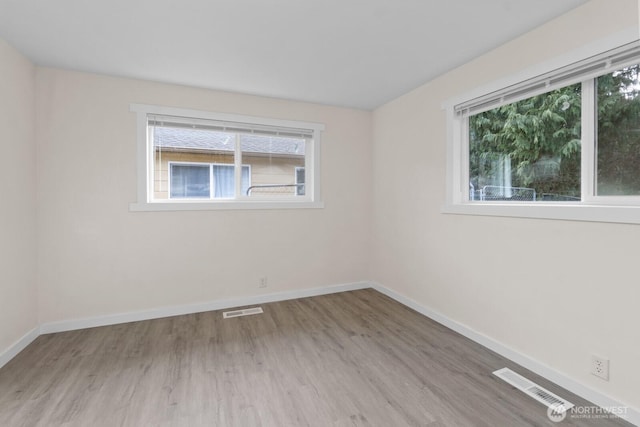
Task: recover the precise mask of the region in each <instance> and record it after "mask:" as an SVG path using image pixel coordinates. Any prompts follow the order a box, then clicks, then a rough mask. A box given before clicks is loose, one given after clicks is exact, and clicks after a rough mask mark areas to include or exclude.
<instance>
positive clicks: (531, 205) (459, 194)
mask: <svg viewBox="0 0 640 427" xmlns="http://www.w3.org/2000/svg"><path fill="white" fill-rule="evenodd" d="M637 41H638V35H637V29H636V28H634V29H628V30H625V31H623V32H621V33H618V34H615V35H613V36H611V37H609V38H607V39H604V40H600V41H598V42H595V43H592V44H589V45H586V46H584V47H583V48H581V49H578V50H576V51H573V52H570V53H568V54H566V55H563V56H562V57H560V58H556V59H554V60H552V61H549V62H547V63H545V64H540V65H539V66H537V67H533V68H531V69H528V70H525V71H524V72H523V73H519V74H518V75H517V76H512V77H510V78H506V79H503V80H500V81H498V82H494V83H492V84H490V85H488V86H485V87H483V88H479V89H477V90H475V91H473V92H470V93H468V94H466V95H463V96H461V97H456V98H455V99H451V100H449V101H447V102H446V103H445V104H444V105H443V109H444V110H445V112H446V125H447V181H446V185H447V193H446V201H445V205H444V207H443V208H442V212H443V213H451V214H465V215H484V216H502V217H521V218H539V219H560V220H575V221H595V222H614V223H630V224H640V196H628V197H616V196H595V195H594V180H595V148H594V147H595V144H594V138H595V135H594V129H595V127H594V122H595V117H591V116H590V115H589V114H583V115H582V125H581V127H582V132H581V135H582V136H581V139H582V153H581V155H582V157H581V162H582V164H581V183H582V186H583V187H582V191H581V193H582V200H581V201H580V202H571V201H567V202H560V201H554V202H542V201H536V202H526V201H521V202H516V201H509V202H501V201H469V188H468V186H469V171H468V168H469V145H468V144H469V142H468V134H469V132H468V116H465V115H464V114H460V113H459V111H460V110H461V106H464V105H465V104H469V105H473V104H474V103H476V105H477V103H478V100H482V99H490V98H492V97H493V96H494V94H495V93H500V92H504V93H506V94H509V93H510V92H511V93H514V92H517V90H518V87H519V86H522V87H525V88H526V87H527V83H528V82H531V81H534V82H535V81H536V80H537V81H544V79H545V78H546V76H548V75H549V76H552V78H553V76H554V75H559V74H561V72H565V74H566V75H569V72H568V71H567V70H571V67H577V66H578V65H579V64H580V63H581V62H583V61H585V60H591V59H592V58H593V57H606V56H607V55H608V52H609V51H615V50H616V49H619V47H620V46H624V45H628V44H629V43H637ZM626 48H627V47H625V48H623V49H626ZM635 63H640V56H638V57H636V58H634V59H633V60H629V61H627V63H625V65H631V64H635ZM625 65H620V64H615V66H613V67H612V68H611V69H610V70H609V72H613V71H615V70H616V69H619V68H621V67H622V66H625ZM605 73H606V71H604V72H603V70H598V71H594V72H593V73H591V74H588V73H582V74H580V75H579V76H578V77H576V78H573V79H571V78H567V79H564V80H563V81H562V83H561V84H558V85H556V86H553V85H549V83H547V84H546V86H544V87H538V88H537V89H536V88H535V85H530V87H531V88H532V89H531V90H525V91H524V92H523V93H522V94H519V95H518V97H514V98H513V99H510V100H509V102H505V104H506V103H511V102H516V101H518V100H520V99H526V98H529V97H531V96H534V95H539V94H542V93H545V92H548V91H551V90H553V89H554V88H558V87H562V86H568V85H570V84H573V83H583V86H582V88H583V89H582V90H583V94H582V108H583V111H587V109H589V108H591V105H593V103H594V100H595V97H594V85H593V83H592V82H593V80H592V79H593V78H594V77H596V76H597V75H602V74H605ZM541 79H542V80H541ZM548 81H549V80H547V82H548ZM589 103H591V105H590V104H589ZM498 105H500V104H498ZM498 105H495V106H489V107H487V108H485V109H484V111H486V110H488V109H491V108H495V107H496V106H498ZM481 111H483V110H481V109H478V110H477V111H476V112H474V113H479V112H481Z"/></svg>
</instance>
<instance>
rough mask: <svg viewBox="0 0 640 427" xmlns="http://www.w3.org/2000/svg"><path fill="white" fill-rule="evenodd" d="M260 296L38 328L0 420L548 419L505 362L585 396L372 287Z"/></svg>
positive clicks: (10, 377) (428, 422)
mask: <svg viewBox="0 0 640 427" xmlns="http://www.w3.org/2000/svg"><path fill="white" fill-rule="evenodd" d="M262 307H263V309H264V314H262V315H255V316H247V317H241V318H232V319H226V320H223V318H222V312H220V311H214V312H207V313H199V314H192V315H185V316H176V317H169V318H164V319H157V320H149V321H143V322H135V323H128V324H122V325H115V326H107V327H100V328H92V329H85V330H80V331H72V332H64V333H58V334H49V335H42V336H40V337H39V338H38V339H37V340H36V341H34V342H33V343H32V344H31V345H29V346H28V347H27V348H26V349H25V350H24V351H23V352H22V353H20V354H19V355H18V356H17V357H16V358H14V359H13V360H12V361H11V362H9V363H8V364H7V365H6V366H4V367H3V368H2V369H0V426H11V427H13V426H28V427H34V426H48V427H49V426H82V427H89V426H91V427H94V426H98V427H99V426H109V427H110V426H135V427H138V426H242V427H244V426H278V427H280V426H384V427H395V426H432V427H435V426H456V427H457V426H491V427H494V426H529V425H532V426H545V425H546V426H555V425H558V424H555V423H553V422H551V421H550V420H549V419H548V418H547V416H546V407H545V406H544V405H542V404H540V403H538V402H536V401H534V400H533V399H531V398H529V397H527V396H525V395H524V394H523V393H521V392H520V391H517V390H515V389H514V388H512V387H511V386H509V385H507V384H506V383H504V382H502V381H501V380H499V379H497V378H496V377H495V376H493V375H492V374H491V372H492V371H494V370H496V369H499V368H502V367H505V366H506V367H510V368H511V369H514V370H515V371H517V372H519V373H520V374H522V375H525V376H527V377H528V378H530V379H532V380H533V381H536V382H537V383H538V384H540V385H542V386H543V387H546V388H547V389H549V390H551V391H553V392H555V393H557V394H559V395H561V396H563V397H565V398H566V399H568V400H569V401H571V402H573V403H575V404H577V405H587V404H588V403H587V402H585V401H584V400H582V399H579V398H578V397H577V396H575V395H573V394H571V393H569V392H567V391H565V390H563V389H560V388H559V387H557V386H555V385H553V384H551V383H549V382H548V381H545V380H544V379H542V378H540V377H538V376H536V375H535V374H533V373H531V372H529V371H527V370H525V369H523V368H521V367H519V366H518V365H515V364H514V363H512V362H509V361H508V360H506V359H504V358H502V357H500V356H498V355H496V354H495V353H493V352H491V351H489V350H487V349H485V348H484V347H482V346H480V345H478V344H475V343H473V342H472V341H470V340H468V339H466V338H464V337H462V336H460V335H458V334H456V333H454V332H452V331H451V330H449V329H447V328H445V327H443V326H441V325H439V324H437V323H435V322H433V321H431V320H430V319H427V318H425V317H424V316H422V315H420V314H418V313H416V312H414V311H412V310H410V309H408V308H406V307H404V306H402V305H400V304H398V303H397V302H395V301H393V300H391V299H389V298H387V297H386V296H384V295H382V294H380V293H378V292H376V291H374V290H362V291H354V292H345V293H340V294H333V295H326V296H319V297H313V298H304V299H299V300H292V301H284V302H277V303H271V304H264V305H262ZM562 425H579V426H590V425H598V426H613V425H628V424H626V423H624V422H623V421H621V420H615V421H613V420H579V419H569V418H567V420H565V421H564V422H563V424H562Z"/></svg>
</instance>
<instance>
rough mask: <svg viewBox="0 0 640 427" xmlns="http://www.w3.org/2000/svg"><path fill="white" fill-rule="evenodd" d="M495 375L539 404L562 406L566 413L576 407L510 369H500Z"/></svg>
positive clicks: (550, 406) (551, 406)
mask: <svg viewBox="0 0 640 427" xmlns="http://www.w3.org/2000/svg"><path fill="white" fill-rule="evenodd" d="M493 375H495V376H497V377H498V378H500V379H502V380H504V381H506V382H508V383H509V384H511V385H512V386H514V387H515V388H517V389H518V390H520V391H522V392H524V393H526V394H528V395H529V396H531V397H533V398H534V399H536V400H537V401H538V402H541V403H544V404H545V405H546V406H547V407H549V408H558V407H560V406H561V405H562V407H563V408H564V410H565V411H566V410H568V409H571V408H573V407H574V406H575V405H574V404H573V403H571V402H567V401H566V400H564V399H563V398H561V397H560V396H558V395H556V394H553V393H551V392H550V391H549V390H546V389H544V388H542V387H540V386H539V385H538V384H536V383H534V382H533V381H530V380H528V379H526V378H525V377H523V376H522V375H520V374H517V373H515V372H513V371H512V370H511V369H509V368H502V369H498V370H497V371H495V372H494V373H493Z"/></svg>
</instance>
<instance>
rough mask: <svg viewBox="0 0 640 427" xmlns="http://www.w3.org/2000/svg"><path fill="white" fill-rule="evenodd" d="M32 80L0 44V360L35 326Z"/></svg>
mask: <svg viewBox="0 0 640 427" xmlns="http://www.w3.org/2000/svg"><path fill="white" fill-rule="evenodd" d="M34 77H35V69H34V67H33V65H32V64H31V63H30V62H29V61H28V60H27V59H26V58H24V57H23V56H22V55H21V54H20V53H18V52H17V51H16V50H14V49H13V48H12V47H11V46H9V45H8V44H7V43H6V42H5V41H3V40H1V39H0V132H2V135H1V136H0V153H2V167H1V168H0V183H1V184H0V200H1V201H2V202H1V203H2V207H1V208H0V356H1V355H2V353H3V352H4V351H5V349H7V348H8V347H9V346H11V345H12V344H14V343H15V342H16V341H18V340H19V339H20V338H21V337H22V336H24V335H25V334H27V333H28V332H29V331H31V330H32V329H34V328H35V327H36V326H37V314H36V306H37V295H36V273H35V260H36V230H35V227H36V210H35V201H36V170H35V136H34V128H33V118H34V115H35V89H34V88H35V81H34ZM1 359H2V358H1V357H0V361H2V360H1Z"/></svg>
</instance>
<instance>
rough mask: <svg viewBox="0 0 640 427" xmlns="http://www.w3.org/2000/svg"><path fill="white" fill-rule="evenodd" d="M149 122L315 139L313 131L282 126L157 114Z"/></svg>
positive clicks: (164, 125) (169, 125)
mask: <svg viewBox="0 0 640 427" xmlns="http://www.w3.org/2000/svg"><path fill="white" fill-rule="evenodd" d="M148 120H149V126H161V127H174V128H186V129H200V130H210V131H219V132H233V133H242V134H254V135H264V136H279V137H287V138H304V139H311V138H312V137H313V130H312V129H297V128H289V127H281V126H266V125H258V124H251V123H240V122H231V121H221V120H209V119H197V118H185V117H175V116H166V115H156V114H149V115H148Z"/></svg>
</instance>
